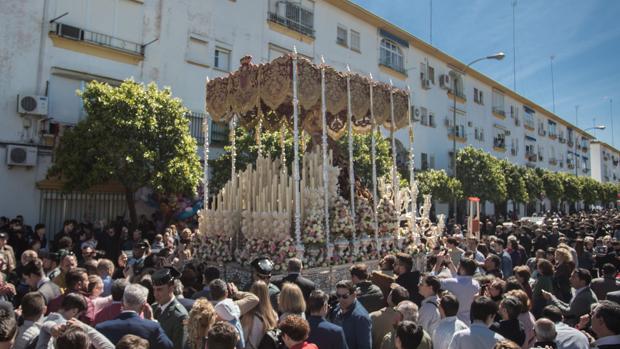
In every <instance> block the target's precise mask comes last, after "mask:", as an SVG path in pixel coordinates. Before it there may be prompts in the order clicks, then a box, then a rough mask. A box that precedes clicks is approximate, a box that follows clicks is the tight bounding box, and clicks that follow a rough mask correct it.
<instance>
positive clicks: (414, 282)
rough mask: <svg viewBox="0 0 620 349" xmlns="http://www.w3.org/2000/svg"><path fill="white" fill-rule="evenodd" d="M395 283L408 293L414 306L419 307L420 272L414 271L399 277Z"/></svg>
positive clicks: (420, 297)
mask: <svg viewBox="0 0 620 349" xmlns="http://www.w3.org/2000/svg"><path fill="white" fill-rule="evenodd" d="M396 283H397V284H399V285H401V286H402V287H404V288H406V289H407V291H409V299H410V300H411V301H412V302H414V303H415V304H417V305H418V307H419V306H420V304H421V303H422V299H423V298H422V296H421V295H420V293H419V292H418V285H419V284H420V272H419V271H417V270H415V271H409V272H406V273H404V274H402V275H399V276H398V278H396Z"/></svg>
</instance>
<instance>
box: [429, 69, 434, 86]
mask: <svg viewBox="0 0 620 349" xmlns="http://www.w3.org/2000/svg"><path fill="white" fill-rule="evenodd" d="M428 79H429V80H430V81H431V83H433V84H435V68H433V67H431V66H430V65H429V66H428Z"/></svg>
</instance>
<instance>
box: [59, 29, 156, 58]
mask: <svg viewBox="0 0 620 349" xmlns="http://www.w3.org/2000/svg"><path fill="white" fill-rule="evenodd" d="M54 24H55V26H53V27H52V28H51V29H50V32H52V33H54V34H56V35H58V36H60V37H62V38H65V39H70V40H76V41H84V42H88V43H91V44H95V45H99V46H104V47H108V48H111V49H114V50H119V51H124V52H127V53H131V54H135V55H140V56H144V46H143V45H142V44H139V43H137V42H133V41H129V40H124V39H120V38H117V37H114V36H111V35H108V34H103V33H98V32H95V31H91V30H87V29H82V28H79V27H75V26H71V25H68V24H64V23H59V22H55V23H54Z"/></svg>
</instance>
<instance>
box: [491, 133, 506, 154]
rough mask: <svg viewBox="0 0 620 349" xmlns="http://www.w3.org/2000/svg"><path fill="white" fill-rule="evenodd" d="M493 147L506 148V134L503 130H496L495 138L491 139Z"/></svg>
mask: <svg viewBox="0 0 620 349" xmlns="http://www.w3.org/2000/svg"><path fill="white" fill-rule="evenodd" d="M493 147H495V148H502V149H505V148H506V133H505V132H504V130H497V132H496V134H495V137H493Z"/></svg>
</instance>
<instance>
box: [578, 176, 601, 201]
mask: <svg viewBox="0 0 620 349" xmlns="http://www.w3.org/2000/svg"><path fill="white" fill-rule="evenodd" d="M578 178H579V181H580V186H581V197H582V199H583V201H584V203H585V204H586V207H588V206H592V205H594V204H596V202H597V201H598V200H599V197H600V184H599V182H597V181H596V180H595V179H594V178H591V177H584V176H582V177H578Z"/></svg>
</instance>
